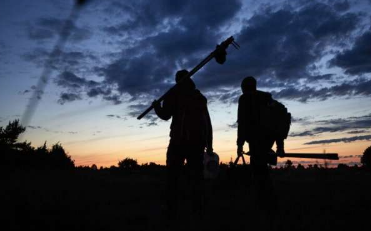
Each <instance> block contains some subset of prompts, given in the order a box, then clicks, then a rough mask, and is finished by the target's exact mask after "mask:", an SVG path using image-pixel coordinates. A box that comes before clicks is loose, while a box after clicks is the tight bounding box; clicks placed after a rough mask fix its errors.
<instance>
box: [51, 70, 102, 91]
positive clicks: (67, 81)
mask: <svg viewBox="0 0 371 231" xmlns="http://www.w3.org/2000/svg"><path fill="white" fill-rule="evenodd" d="M55 82H56V84H57V85H58V86H61V87H65V88H74V89H78V88H82V87H89V88H93V87H97V86H98V85H99V83H98V82H96V81H93V80H86V79H84V78H80V77H78V76H76V75H75V74H74V73H72V72H69V71H64V72H62V73H61V74H60V75H59V76H58V78H57V79H56V80H55Z"/></svg>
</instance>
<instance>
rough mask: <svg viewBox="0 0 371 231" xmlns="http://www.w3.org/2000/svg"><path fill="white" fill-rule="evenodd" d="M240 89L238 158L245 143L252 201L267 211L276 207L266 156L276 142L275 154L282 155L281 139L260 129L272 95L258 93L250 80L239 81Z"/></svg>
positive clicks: (252, 79) (254, 82) (253, 79)
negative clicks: (248, 162) (248, 157)
mask: <svg viewBox="0 0 371 231" xmlns="http://www.w3.org/2000/svg"><path fill="white" fill-rule="evenodd" d="M241 88H242V92H243V94H242V95H241V96H240V98H239V101H238V135H237V136H238V137H237V155H242V154H243V145H244V143H245V142H248V144H249V152H250V165H251V169H252V175H251V176H252V183H253V184H252V190H253V192H254V193H255V194H256V195H255V198H254V200H255V202H256V203H257V205H258V206H259V207H260V208H263V209H264V210H267V209H268V210H270V208H269V207H270V206H272V207H273V206H275V205H274V203H275V202H274V201H272V199H273V198H274V196H275V195H273V185H272V182H271V178H270V176H269V167H268V155H269V153H270V152H271V148H272V146H273V144H274V142H275V141H276V144H277V153H279V154H280V155H283V154H284V148H283V139H280V140H276V139H277V138H276V136H275V135H274V134H272V133H270V132H267V130H266V129H264V126H263V125H262V123H263V121H262V118H261V113H262V109H264V108H265V107H267V106H268V105H270V104H272V103H273V99H272V96H271V94H270V93H267V92H263V91H259V90H257V89H256V80H255V78H254V77H252V76H249V77H246V78H245V79H244V80H243V81H242V84H241ZM272 203H273V204H272ZM269 212H271V211H268V213H269Z"/></svg>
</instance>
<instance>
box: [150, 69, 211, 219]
mask: <svg viewBox="0 0 371 231" xmlns="http://www.w3.org/2000/svg"><path fill="white" fill-rule="evenodd" d="M187 74H188V71H187V70H181V71H178V72H177V73H176V79H175V80H176V82H177V84H178V85H177V87H176V88H175V90H174V91H173V92H172V93H171V94H170V95H169V97H167V98H165V99H164V101H163V103H162V105H160V103H159V102H157V101H154V102H153V106H154V109H155V112H156V114H157V115H158V116H159V117H160V118H161V119H163V120H169V119H170V118H172V122H171V126H170V130H171V131H170V143H169V146H168V150H167V154H166V166H167V208H168V215H170V216H171V218H175V216H176V213H177V203H178V199H177V196H178V194H179V192H178V186H177V184H178V178H179V175H180V173H181V169H182V166H183V164H184V161H185V160H187V167H188V169H189V172H190V180H191V187H192V188H191V191H192V210H193V212H194V213H200V212H202V209H203V208H202V207H203V182H202V181H203V154H204V151H205V148H206V149H207V152H208V153H213V152H212V151H213V148H212V139H213V136H212V126H211V121H210V116H209V112H208V109H207V99H206V98H205V97H204V96H203V95H202V94H201V92H200V91H199V90H197V89H196V86H195V84H194V82H193V81H192V79H190V78H188V77H187V78H186V79H184V77H185V76H186V75H187Z"/></svg>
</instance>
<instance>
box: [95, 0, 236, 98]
mask: <svg viewBox="0 0 371 231" xmlns="http://www.w3.org/2000/svg"><path fill="white" fill-rule="evenodd" d="M114 4H115V6H116V7H117V4H118V3H114ZM120 5H121V8H122V9H123V10H125V11H127V12H128V14H127V15H128V17H127V18H126V20H124V22H122V23H119V24H118V25H113V26H107V27H106V28H105V30H106V32H108V33H109V34H110V35H111V36H115V35H120V34H129V36H131V35H135V36H139V35H140V38H141V39H140V40H137V42H136V43H135V42H134V43H133V44H134V45H133V47H131V48H130V51H128V50H124V51H123V53H122V57H120V58H119V59H117V60H115V61H114V62H112V63H111V64H109V65H107V66H106V67H104V68H100V69H98V72H99V74H100V75H102V76H104V77H105V78H106V80H107V82H109V83H111V84H117V85H118V90H119V92H121V93H129V94H130V95H131V96H134V97H137V96H139V95H143V94H144V95H158V94H159V92H163V91H164V90H165V89H167V88H168V87H170V86H171V84H169V82H172V81H173V76H174V74H175V72H176V69H177V68H178V66H183V68H184V67H186V66H189V65H190V64H189V62H190V60H191V59H195V55H196V54H197V53H199V52H200V51H204V50H205V49H210V51H211V49H213V48H214V47H215V45H216V41H218V40H219V37H218V36H217V33H218V31H219V27H220V26H222V25H223V24H224V23H225V22H227V21H228V20H230V19H231V18H233V17H234V15H235V14H236V13H237V12H238V10H239V9H240V7H241V4H240V2H239V1H229V2H226V1H222V0H218V1H216V2H213V4H210V3H206V2H204V1H179V2H178V1H160V2H156V4H152V3H151V2H142V3H120ZM205 9H208V10H205ZM154 29H156V31H157V33H154V31H153V30H154ZM136 39H138V38H136ZM143 51H144V52H143ZM196 60H197V61H198V60H199V58H198V59H196ZM194 64H195V63H194V62H192V65H194Z"/></svg>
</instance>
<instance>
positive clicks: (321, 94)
mask: <svg viewBox="0 0 371 231" xmlns="http://www.w3.org/2000/svg"><path fill="white" fill-rule="evenodd" d="M272 94H273V96H274V97H275V98H277V99H288V100H297V101H300V102H307V101H308V100H309V99H317V100H326V99H329V98H331V97H343V96H348V97H349V96H370V95H371V79H370V80H367V79H358V80H355V81H353V82H345V83H343V84H340V85H335V86H332V87H325V88H319V89H316V88H314V87H303V88H295V87H289V88H285V89H283V90H281V91H272Z"/></svg>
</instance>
